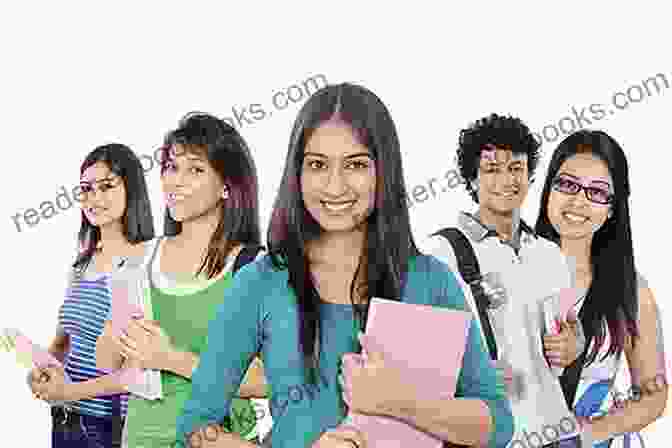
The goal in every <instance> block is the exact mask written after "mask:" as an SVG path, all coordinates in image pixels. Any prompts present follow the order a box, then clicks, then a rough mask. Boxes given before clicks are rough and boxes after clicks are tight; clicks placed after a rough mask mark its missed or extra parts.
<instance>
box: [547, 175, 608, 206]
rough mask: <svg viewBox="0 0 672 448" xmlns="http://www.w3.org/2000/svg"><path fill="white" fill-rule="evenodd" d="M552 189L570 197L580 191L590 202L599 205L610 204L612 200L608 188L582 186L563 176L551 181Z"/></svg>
mask: <svg viewBox="0 0 672 448" xmlns="http://www.w3.org/2000/svg"><path fill="white" fill-rule="evenodd" d="M552 187H553V189H554V190H555V191H559V192H560V193H565V194H571V195H576V194H578V193H579V192H580V191H581V190H583V191H584V193H585V195H586V198H587V199H588V200H589V201H590V202H593V203H595V204H600V205H608V204H611V202H612V201H613V199H614V195H613V194H612V193H611V192H610V191H609V189H608V188H601V187H594V186H588V185H583V184H581V183H579V182H578V181H577V180H575V179H573V178H571V177H568V176H565V175H561V176H558V177H556V178H555V179H554V180H553V184H552Z"/></svg>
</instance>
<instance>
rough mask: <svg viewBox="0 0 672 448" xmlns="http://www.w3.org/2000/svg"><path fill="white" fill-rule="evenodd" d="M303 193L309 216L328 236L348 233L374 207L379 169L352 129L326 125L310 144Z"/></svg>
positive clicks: (302, 175)
mask: <svg viewBox="0 0 672 448" xmlns="http://www.w3.org/2000/svg"><path fill="white" fill-rule="evenodd" d="M301 193H302V195H303V203H304V206H305V208H306V210H308V213H310V215H311V216H312V217H313V218H314V219H315V220H316V221H317V222H318V223H319V225H320V227H322V229H323V230H325V231H327V232H348V231H352V230H354V229H355V228H356V227H357V226H358V225H360V224H361V223H363V222H364V221H366V219H367V218H368V216H369V215H370V213H371V211H372V210H373V207H374V206H375V195H376V166H375V162H374V160H373V158H372V154H371V152H370V151H369V149H368V148H367V147H366V146H364V145H362V144H361V143H360V142H359V141H358V140H357V139H356V138H355V135H354V133H353V130H352V128H350V127H349V126H348V125H347V124H345V123H342V122H332V121H329V122H326V123H324V124H322V125H321V126H320V127H318V128H317V129H316V130H315V131H314V132H313V133H312V135H311V137H310V139H309V140H308V142H307V144H306V148H305V152H304V160H303V165H302V166H301Z"/></svg>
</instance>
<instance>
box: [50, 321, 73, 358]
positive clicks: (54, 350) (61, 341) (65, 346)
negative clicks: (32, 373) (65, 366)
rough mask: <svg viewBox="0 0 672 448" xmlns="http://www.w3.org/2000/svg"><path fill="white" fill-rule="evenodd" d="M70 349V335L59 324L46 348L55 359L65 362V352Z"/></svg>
mask: <svg viewBox="0 0 672 448" xmlns="http://www.w3.org/2000/svg"><path fill="white" fill-rule="evenodd" d="M69 349H70V336H68V334H67V333H66V332H65V330H63V328H62V327H61V326H60V325H59V326H58V327H56V336H55V337H54V340H53V341H52V342H51V345H50V346H49V348H48V349H47V350H48V351H49V353H51V354H52V355H54V357H55V358H56V359H58V360H59V361H61V362H65V354H66V353H67V352H68V350H69Z"/></svg>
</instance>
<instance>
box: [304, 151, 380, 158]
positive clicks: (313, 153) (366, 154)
mask: <svg viewBox="0 0 672 448" xmlns="http://www.w3.org/2000/svg"><path fill="white" fill-rule="evenodd" d="M304 156H313V157H319V158H321V159H328V158H329V157H327V156H325V155H324V154H320V153H319V152H311V151H308V152H306V153H304ZM355 157H368V158H370V159H372V158H373V156H372V155H371V154H370V153H368V152H358V153H355V154H350V155H347V156H345V159H346V160H347V159H354V158H355Z"/></svg>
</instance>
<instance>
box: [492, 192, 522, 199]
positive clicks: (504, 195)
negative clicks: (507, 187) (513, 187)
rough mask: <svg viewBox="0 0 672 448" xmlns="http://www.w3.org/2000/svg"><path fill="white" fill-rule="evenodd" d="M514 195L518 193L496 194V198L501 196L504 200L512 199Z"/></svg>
mask: <svg viewBox="0 0 672 448" xmlns="http://www.w3.org/2000/svg"><path fill="white" fill-rule="evenodd" d="M516 194H518V193H517V192H515V193H497V196H502V197H505V198H512V197H514V196H515V195H516Z"/></svg>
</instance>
